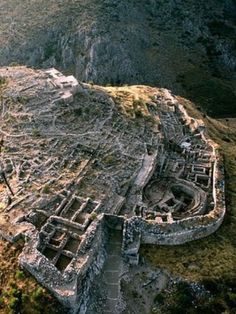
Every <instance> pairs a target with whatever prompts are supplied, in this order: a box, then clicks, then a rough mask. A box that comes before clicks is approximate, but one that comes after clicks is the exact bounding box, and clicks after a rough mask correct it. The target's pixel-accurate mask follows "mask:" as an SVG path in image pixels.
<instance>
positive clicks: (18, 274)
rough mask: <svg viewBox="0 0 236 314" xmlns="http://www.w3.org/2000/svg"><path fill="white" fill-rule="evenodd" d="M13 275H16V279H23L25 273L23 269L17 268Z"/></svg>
mask: <svg viewBox="0 0 236 314" xmlns="http://www.w3.org/2000/svg"><path fill="white" fill-rule="evenodd" d="M15 277H16V279H24V278H25V274H24V272H23V271H21V270H17V271H16V275H15Z"/></svg>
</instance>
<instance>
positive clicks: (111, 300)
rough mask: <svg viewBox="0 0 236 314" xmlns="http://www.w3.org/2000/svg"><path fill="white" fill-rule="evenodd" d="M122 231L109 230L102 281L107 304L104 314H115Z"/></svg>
mask: <svg viewBox="0 0 236 314" xmlns="http://www.w3.org/2000/svg"><path fill="white" fill-rule="evenodd" d="M121 246H122V230H110V235H109V240H108V243H107V247H106V249H107V260H106V262H105V264H104V268H103V275H102V280H103V282H104V283H105V285H106V292H107V302H106V304H105V305H104V313H116V307H117V303H118V298H119V294H120V274H121V271H122V254H121Z"/></svg>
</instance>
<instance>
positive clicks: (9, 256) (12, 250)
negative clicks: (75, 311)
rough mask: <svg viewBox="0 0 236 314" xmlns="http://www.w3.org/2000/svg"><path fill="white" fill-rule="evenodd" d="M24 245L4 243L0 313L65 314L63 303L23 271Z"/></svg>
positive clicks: (0, 242)
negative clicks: (57, 300)
mask: <svg viewBox="0 0 236 314" xmlns="http://www.w3.org/2000/svg"><path fill="white" fill-rule="evenodd" d="M22 245H23V243H20V242H19V243H18V244H17V245H12V244H11V243H8V242H6V241H3V240H0V261H1V268H0V314H6V313H12V314H13V313H25V314H40V313H42V312H44V313H48V314H53V313H54V314H56V313H58V314H59V313H63V309H62V308H61V306H60V305H59V303H58V302H56V301H55V300H54V298H53V297H52V296H51V295H50V294H49V293H48V292H47V291H46V290H45V289H43V288H41V287H40V286H39V284H38V283H37V282H36V281H35V280H34V279H33V278H32V277H31V276H30V275H29V274H27V273H25V272H23V271H22V270H20V269H19V266H18V256H19V254H20V252H21V249H22Z"/></svg>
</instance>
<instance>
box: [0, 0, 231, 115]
mask: <svg viewBox="0 0 236 314" xmlns="http://www.w3.org/2000/svg"><path fill="white" fill-rule="evenodd" d="M235 5H236V4H235V1H233V0H227V1H218V0H210V1H207V2H206V1H203V0H201V1H197V2H196V1H193V0H188V1H182V0H180V1H174V0H171V1H162V0H148V1H145V3H143V2H141V1H129V2H127V1H124V0H122V1H115V0H106V1H104V0H101V1H95V0H87V1H81V0H74V1H68V0H66V1H63V2H62V1H55V0H52V1H49V2H48V1H45V0H39V1H33V0H31V1H27V3H25V2H24V3H23V2H18V1H15V0H10V1H7V0H3V1H1V4H0V9H1V10H0V21H1V22H0V31H1V36H0V37H1V48H0V64H1V65H7V64H9V63H11V62H17V63H22V64H25V63H26V64H28V65H30V66H34V67H49V66H57V67H59V68H61V69H63V70H67V71H71V72H73V73H74V74H75V75H76V76H77V78H79V79H80V80H82V81H87V82H88V81H93V82H95V83H98V84H112V85H117V84H118V85H119V84H144V83H145V84H149V85H156V86H162V87H167V88H170V89H171V90H172V91H174V92H175V93H178V94H181V95H185V96H187V97H189V98H190V99H192V100H194V101H195V102H196V103H197V104H199V105H201V106H202V108H203V109H204V110H205V111H207V112H208V113H209V114H211V115H213V116H216V117H219V116H221V117H227V116H231V115H236V110H235V108H234V106H233V102H234V101H235V98H236V96H235V87H236V83H235V66H236V53H235V52H236V51H235V41H234V38H235V29H236V28H235V17H236V15H235V12H236V10H235V8H236V6H235Z"/></svg>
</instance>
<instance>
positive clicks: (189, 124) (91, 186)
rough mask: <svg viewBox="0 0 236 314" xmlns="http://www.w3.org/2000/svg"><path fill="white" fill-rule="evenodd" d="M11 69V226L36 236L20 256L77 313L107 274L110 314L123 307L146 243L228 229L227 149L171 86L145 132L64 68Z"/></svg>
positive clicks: (3, 193)
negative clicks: (127, 270)
mask: <svg viewBox="0 0 236 314" xmlns="http://www.w3.org/2000/svg"><path fill="white" fill-rule="evenodd" d="M0 75H1V76H4V77H6V78H7V79H8V80H9V83H8V88H7V89H6V90H5V91H4V94H3V100H2V118H3V124H2V126H1V128H0V132H1V134H2V135H3V136H4V152H1V174H2V178H1V179H0V200H1V213H0V233H1V236H2V237H3V238H5V239H7V240H8V241H11V242H15V241H17V240H18V239H19V238H23V239H24V240H25V246H24V249H23V251H22V253H21V255H20V259H19V261H20V264H21V265H22V267H23V268H25V269H27V270H28V271H29V272H30V273H31V274H32V275H33V276H34V277H35V278H36V279H37V280H38V281H39V282H40V283H41V284H42V285H43V286H45V287H47V288H48V289H49V290H50V291H51V292H52V293H53V294H54V295H55V296H56V297H57V298H58V299H59V300H60V302H62V303H63V304H64V305H65V306H66V307H68V308H69V309H70V311H71V312H72V313H77V312H78V313H92V312H91V311H89V310H88V306H89V300H90V297H91V294H92V293H93V291H92V290H93V284H94V280H95V279H96V278H101V287H103V286H104V293H105V295H106V299H105V302H104V308H103V309H102V312H103V313H111V312H116V311H117V313H119V298H120V287H119V281H120V274H122V269H123V268H124V265H126V267H127V265H129V264H135V265H137V264H138V262H139V247H140V244H145V243H148V244H150V243H151V244H157V245H177V244H182V243H185V242H187V241H190V240H195V239H199V238H202V237H205V236H207V235H209V234H211V233H213V232H214V231H216V230H217V228H218V227H219V226H220V224H221V223H222V220H223V217H224V214H225V201H224V170H223V163H222V160H221V157H220V156H219V154H218V152H217V146H216V144H215V143H214V142H212V141H211V140H210V139H208V138H207V137H206V135H205V126H204V123H203V122H202V121H200V120H196V119H193V118H191V117H189V116H188V114H187V112H186V110H185V108H184V107H183V106H182V105H181V104H180V103H178V101H177V99H176V98H175V97H174V96H172V95H171V93H170V92H169V91H167V90H157V89H155V90H154V92H153V95H152V101H150V102H149V103H148V104H147V107H148V110H149V113H150V115H151V116H152V118H153V119H155V121H156V123H154V125H152V126H149V125H147V126H146V127H144V126H143V127H139V129H138V130H137V126H135V122H134V123H133V122H130V121H128V120H127V118H126V117H125V116H124V115H123V114H122V113H121V112H120V111H119V110H118V109H117V106H116V103H115V101H114V99H113V98H112V97H110V95H109V93H108V92H107V91H106V90H105V89H104V88H99V87H94V89H93V90H92V87H91V86H88V85H86V84H82V83H78V82H77V80H76V79H75V78H74V77H72V76H69V77H65V76H63V75H62V74H61V73H60V72H58V71H57V70H55V69H50V70H45V71H33V70H30V69H27V68H24V67H20V68H3V69H1V70H0ZM10 100H11V103H10ZM19 103H20V104H19ZM157 125H158V127H157ZM1 151H3V150H1ZM6 183H7V184H8V185H6ZM170 249H171V248H170Z"/></svg>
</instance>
